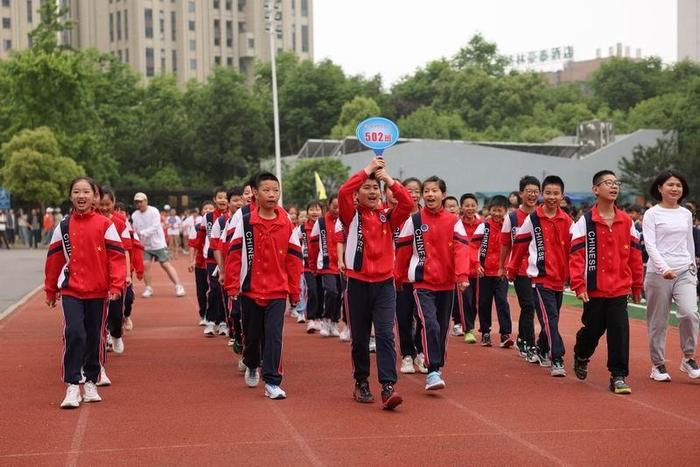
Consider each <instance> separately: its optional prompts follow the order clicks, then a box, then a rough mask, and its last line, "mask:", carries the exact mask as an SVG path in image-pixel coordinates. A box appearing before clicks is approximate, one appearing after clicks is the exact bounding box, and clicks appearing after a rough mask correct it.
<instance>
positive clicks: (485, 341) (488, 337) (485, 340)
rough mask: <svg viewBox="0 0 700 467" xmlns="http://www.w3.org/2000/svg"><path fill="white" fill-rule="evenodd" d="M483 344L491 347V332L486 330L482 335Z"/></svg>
mask: <svg viewBox="0 0 700 467" xmlns="http://www.w3.org/2000/svg"><path fill="white" fill-rule="evenodd" d="M481 346H482V347H491V334H489V333H488V332H485V333H483V334H482V335H481Z"/></svg>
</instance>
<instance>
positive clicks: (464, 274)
mask: <svg viewBox="0 0 700 467" xmlns="http://www.w3.org/2000/svg"><path fill="white" fill-rule="evenodd" d="M452 235H453V237H452V238H453V240H454V242H453V244H454V261H455V276H456V282H457V283H462V282H466V281H467V278H468V277H469V266H470V265H469V241H468V240H467V231H466V230H464V224H462V219H457V222H455V225H454V233H453V234H452Z"/></svg>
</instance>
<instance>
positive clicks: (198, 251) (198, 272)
mask: <svg viewBox="0 0 700 467" xmlns="http://www.w3.org/2000/svg"><path fill="white" fill-rule="evenodd" d="M206 232H207V228H206V225H205V224H204V217H202V221H201V222H199V223H197V224H195V225H194V228H193V229H192V230H191V231H190V235H189V240H188V242H187V243H188V245H189V246H190V248H192V249H193V250H194V251H195V256H194V282H195V286H196V288H197V306H198V307H199V317H200V318H204V317H205V316H206V313H207V291H208V290H209V281H208V279H207V261H206V259H205V258H204V253H203V252H202V248H203V245H204V238H205V236H206Z"/></svg>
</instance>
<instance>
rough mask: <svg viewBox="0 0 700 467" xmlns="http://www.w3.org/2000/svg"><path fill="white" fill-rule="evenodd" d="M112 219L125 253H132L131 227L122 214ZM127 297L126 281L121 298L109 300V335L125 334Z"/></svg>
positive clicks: (116, 336)
mask: <svg viewBox="0 0 700 467" xmlns="http://www.w3.org/2000/svg"><path fill="white" fill-rule="evenodd" d="M108 219H109V218H108ZM111 221H112V223H113V224H114V228H116V229H117V233H118V234H119V237H120V239H121V242H122V247H123V248H124V252H125V254H127V255H128V254H130V253H131V250H132V245H131V235H130V234H129V228H128V227H127V225H126V223H125V222H124V221H123V220H122V218H121V217H120V216H116V215H113V216H112V218H111ZM130 273H131V271H129V274H130ZM125 299H126V283H125V288H124V290H122V291H121V292H120V294H119V298H118V299H117V300H112V301H110V302H109V307H108V312H107V330H108V331H109V335H110V336H112V337H115V338H120V337H122V334H123V325H124V301H125Z"/></svg>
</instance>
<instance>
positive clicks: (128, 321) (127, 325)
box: [124, 316, 134, 331]
mask: <svg viewBox="0 0 700 467" xmlns="http://www.w3.org/2000/svg"><path fill="white" fill-rule="evenodd" d="M124 329H126V330H127V331H131V330H132V329H134V323H133V321H131V317H129V316H127V317H126V318H124Z"/></svg>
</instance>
